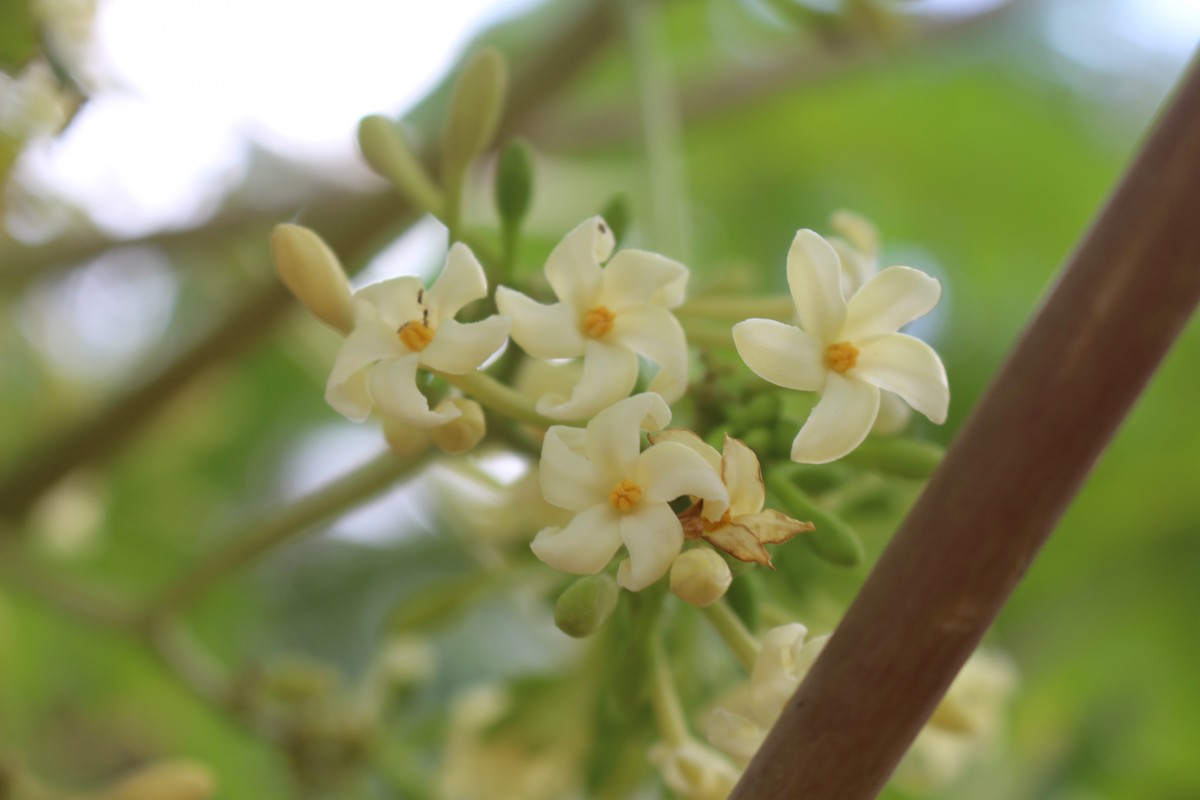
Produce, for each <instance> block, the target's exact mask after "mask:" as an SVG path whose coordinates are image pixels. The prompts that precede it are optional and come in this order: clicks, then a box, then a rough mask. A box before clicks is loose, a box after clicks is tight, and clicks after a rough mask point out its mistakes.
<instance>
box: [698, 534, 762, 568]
mask: <svg viewBox="0 0 1200 800" xmlns="http://www.w3.org/2000/svg"><path fill="white" fill-rule="evenodd" d="M704 539H705V541H707V542H708V543H709V544H711V545H712V546H713V547H716V548H717V549H719V550H723V551H725V552H726V553H728V554H729V555H731V556H733V557H734V558H736V559H737V560H738V561H744V562H746V563H747V564H762V565H763V566H764V567H769V566H771V554H770V553H768V552H767V548H765V547H763V546H762V542H760V541H759V540H758V537H757V536H755V535H754V532H753V531H751V530H750V528H748V527H747V526H745V525H741V524H739V523H730V524H728V525H722V526H721V527H719V528H716V529H714V530H711V531H709V532H708V533H705V534H704Z"/></svg>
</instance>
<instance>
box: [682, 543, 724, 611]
mask: <svg viewBox="0 0 1200 800" xmlns="http://www.w3.org/2000/svg"><path fill="white" fill-rule="evenodd" d="M731 583H733V573H731V572H730V571H729V565H728V564H726V563H725V559H723V558H721V556H719V555H718V554H717V552H716V551H715V550H710V549H708V548H707V547H696V548H693V549H691V550H688V551H686V552H683V553H680V554H679V556H678V557H677V558H676V559H675V563H673V564H672V565H671V591H672V592H674V593H675V596H676V597H678V598H679V599H680V600H682V601H684V602H685V603H690V604H692V605H694V606H699V607H701V608H703V607H704V606H711V605H712V604H713V603H715V602H717V601H718V600H720V599H721V598H722V597H724V596H725V592H726V591H728V589H729V584H731Z"/></svg>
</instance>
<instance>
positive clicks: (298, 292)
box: [271, 223, 354, 334]
mask: <svg viewBox="0 0 1200 800" xmlns="http://www.w3.org/2000/svg"><path fill="white" fill-rule="evenodd" d="M271 253H272V255H273V256H274V257H275V271H276V272H277V273H279V277H280V279H281V280H282V281H283V283H284V285H285V286H287V288H288V289H289V290H291V292H292V294H293V295H295V297H296V299H297V300H299V301H300V302H301V304H303V306H304V307H305V308H307V309H308V311H309V313H310V314H312V315H313V316H314V317H316V318H317V319H319V320H321V321H322V322H324V323H325V324H326V325H328V326H330V327H331V328H333V329H334V330H337V331H339V332H341V333H343V334H348V333H349V332H350V331H351V330H352V329H353V328H354V302H353V300H351V296H350V282H349V281H348V280H347V279H346V272H345V270H343V269H342V264H341V262H340V261H338V258H337V256H336V255H334V254H333V251H332V250H330V249H329V247H328V246H327V245H326V244H325V242H323V241H321V237H320V236H318V235H317V234H316V233H314V232H313V231H311V230H309V229H308V228H305V227H302V226H300V225H291V224H287V223H285V224H283V225H276V226H275V230H274V232H273V233H272V234H271Z"/></svg>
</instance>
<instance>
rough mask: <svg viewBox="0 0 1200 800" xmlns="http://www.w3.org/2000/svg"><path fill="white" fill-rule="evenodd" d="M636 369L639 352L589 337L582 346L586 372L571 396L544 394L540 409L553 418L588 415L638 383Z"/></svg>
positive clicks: (538, 405)
mask: <svg viewBox="0 0 1200 800" xmlns="http://www.w3.org/2000/svg"><path fill="white" fill-rule="evenodd" d="M637 372H638V363H637V356H636V355H634V352H633V351H632V350H630V349H629V348H628V347H622V346H621V345H617V344H606V343H605V342H597V341H588V342H586V343H585V344H584V348H583V375H582V376H581V377H580V379H579V383H577V384H576V385H575V388H574V389H573V390H572V391H571V397H570V398H569V399H567V398H564V397H562V396H561V395H558V394H546V395H543V396H542V398H541V399H540V400H538V402H537V412H538V413H539V414H541V415H542V416H546V417H550V418H551V419H561V420H576V419H587V418H588V417H590V416H592V415H594V414H596V413H597V412H599V411H603V410H604V409H605V408H607V407H609V406H610V405H612V404H613V403H615V402H616V401H618V400H620V399H621V398H623V397H625V396H626V395H628V394H629V392H630V391H632V390H633V386H634V384H635V383H637Z"/></svg>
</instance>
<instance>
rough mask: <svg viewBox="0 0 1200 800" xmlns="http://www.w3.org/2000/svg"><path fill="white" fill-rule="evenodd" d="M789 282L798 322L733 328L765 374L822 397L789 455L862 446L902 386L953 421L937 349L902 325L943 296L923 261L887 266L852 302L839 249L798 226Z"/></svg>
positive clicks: (803, 457) (831, 455)
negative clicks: (919, 266)
mask: <svg viewBox="0 0 1200 800" xmlns="http://www.w3.org/2000/svg"><path fill="white" fill-rule="evenodd" d="M787 277H788V286H789V287H790V288H791V292H792V300H793V301H794V302H795V304H796V316H797V320H798V322H799V325H800V327H795V326H792V325H786V324H784V323H782V322H776V321H774V320H767V319H750V320H746V321H744V322H739V323H738V324H737V325H735V326H734V328H733V339H734V343H735V344H736V345H737V350H738V354H739V355H741V357H742V360H743V361H745V362H746V365H747V366H748V367H750V369H752V370H753V371H754V372H755V373H757V374H758V375H759V376H760V377H761V378H763V379H764V380H767V381H770V382H771V383H774V384H777V385H779V386H783V387H785V388H788V389H797V390H800V391H815V392H820V393H821V399H820V401H819V402H818V403H817V405H816V407H815V408H814V409H813V411H812V414H810V415H809V418H808V420H807V421H806V422H805V423H804V426H803V427H802V428H801V429H800V432H799V433H798V434H797V435H796V438H795V440H794V441H793V442H792V460H793V461H799V462H802V463H809V464H823V463H826V462H828V461H833V460H834V459H837V458H841V457H842V456H844V455H846V453H849V452H850V451H851V450H853V449H854V448H855V447H857V446H858V445H859V444H860V443H861V442H862V440H863V439H864V438H866V436H867V433H868V432H869V431H870V430H871V426H872V424H873V423H874V422H875V417H876V415H877V414H878V413H879V394H880V390H881V389H884V390H887V391H890V392H895V393H896V394H898V395H899V396H900V397H901V398H903V399H904V401H905V402H906V403H908V404H909V405H910V406H912V407H913V408H915V409H916V410H917V411H920V412H921V413H922V414H924V415H925V416H927V417H928V418H929V419H930V420H932V421H933V422H936V423H941V422H944V421H945V420H946V408H947V406H948V405H949V402H950V389H949V386H948V384H947V381H946V370H945V367H943V366H942V361H941V359H940V358H939V357H938V355H937V353H935V352H934V351H933V348H931V347H930V346H929V345H927V344H925V342H922V341H921V340H920V339H917V338H914V337H912V336H907V335H905V334H902V333H897V331H899V329H900V328H901V327H903V326H904V325H906V324H908V323H909V322H911V321H912V320H914V319H916V318H918V317H921V316H924V315H925V314H927V313H929V311H930V310H931V309H932V308H933V307H934V306H935V305H937V302H938V298H939V297H940V296H941V291H942V289H941V284H939V283H938V282H937V280H935V279H934V278H931V277H929V276H928V275H926V274H925V273H923V272H921V271H920V270H915V269H912V268H910V267H888V268H887V269H885V270H883V271H882V272H879V273H878V274H876V275H874V276H873V277H871V278H870V279H869V280H868V281H867V282H866V283H865V284H863V285H862V287H861V288H859V290H858V291H857V292H855V293H854V294H853V295H852V296H851V297H850V299H849V300H848V301H847V300H846V299H845V297H844V296H843V294H842V286H841V282H842V270H841V266H840V264H839V262H838V256H837V253H836V252H835V251H834V250H833V248H832V247H831V246H830V245H829V243H828V242H826V241H825V240H824V239H822V238H821V237H820V236H818V235H817V234H816V233H814V232H812V231H810V230H802V231H800V232H799V233H797V234H796V239H795V241H793V242H792V247H791V250H790V251H789V253H788V260H787Z"/></svg>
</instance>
